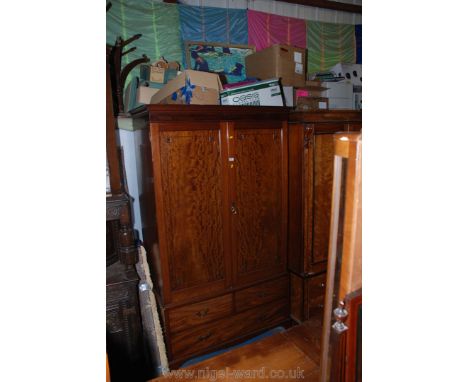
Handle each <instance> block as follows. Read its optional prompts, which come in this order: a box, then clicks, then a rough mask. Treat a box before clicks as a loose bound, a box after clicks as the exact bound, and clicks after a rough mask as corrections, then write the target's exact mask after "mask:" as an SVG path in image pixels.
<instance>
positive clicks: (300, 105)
mask: <svg viewBox="0 0 468 382" xmlns="http://www.w3.org/2000/svg"><path fill="white" fill-rule="evenodd" d="M296 102H297V105H296V110H300V111H311V110H327V109H328V98H324V97H299V98H298V99H297V101H296Z"/></svg>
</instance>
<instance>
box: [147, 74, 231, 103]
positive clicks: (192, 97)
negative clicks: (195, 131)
mask: <svg viewBox="0 0 468 382" xmlns="http://www.w3.org/2000/svg"><path fill="white" fill-rule="evenodd" d="M222 88H223V87H222V84H221V81H220V79H219V76H218V75H217V74H214V73H207V72H198V71H196V70H185V71H183V72H182V73H181V74H180V75H179V76H177V77H176V78H174V79H172V80H171V81H169V82H168V83H167V84H166V86H164V87H163V88H162V89H161V90H160V91H158V92H157V93H156V94H155V95H154V96H153V97H152V98H151V103H152V104H155V103H160V104H177V105H219V92H220V91H221V90H222Z"/></svg>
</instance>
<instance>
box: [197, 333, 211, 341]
mask: <svg viewBox="0 0 468 382" xmlns="http://www.w3.org/2000/svg"><path fill="white" fill-rule="evenodd" d="M212 334H213V332H208V333H207V334H205V335H203V336H199V337H198V341H205V340H207V339H208V338H210V337H211V335H212Z"/></svg>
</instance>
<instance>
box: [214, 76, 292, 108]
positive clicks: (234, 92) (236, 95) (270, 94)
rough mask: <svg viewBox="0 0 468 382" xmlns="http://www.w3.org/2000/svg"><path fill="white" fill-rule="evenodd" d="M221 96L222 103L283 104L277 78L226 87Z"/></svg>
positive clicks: (246, 104)
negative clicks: (235, 86)
mask: <svg viewBox="0 0 468 382" xmlns="http://www.w3.org/2000/svg"><path fill="white" fill-rule="evenodd" d="M220 97H221V105H239V106H240V105H243V106H283V97H282V96H281V86H280V84H279V82H278V79H277V78H274V79H270V80H266V81H260V82H255V83H253V84H248V85H243V86H239V87H237V88H231V89H225V90H224V91H222V92H221V94H220Z"/></svg>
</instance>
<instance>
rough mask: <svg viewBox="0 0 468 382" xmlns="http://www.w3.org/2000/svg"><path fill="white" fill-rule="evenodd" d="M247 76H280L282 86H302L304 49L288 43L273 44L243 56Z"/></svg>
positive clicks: (264, 78)
mask: <svg viewBox="0 0 468 382" xmlns="http://www.w3.org/2000/svg"><path fill="white" fill-rule="evenodd" d="M245 67H246V73H247V77H257V78H260V79H261V80H266V79H268V78H280V79H281V85H283V86H296V87H300V86H304V85H305V78H306V51H305V49H302V48H296V47H293V46H289V45H273V46H270V47H269V48H266V49H263V50H261V51H260V52H256V53H253V54H250V55H248V56H246V57H245Z"/></svg>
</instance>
